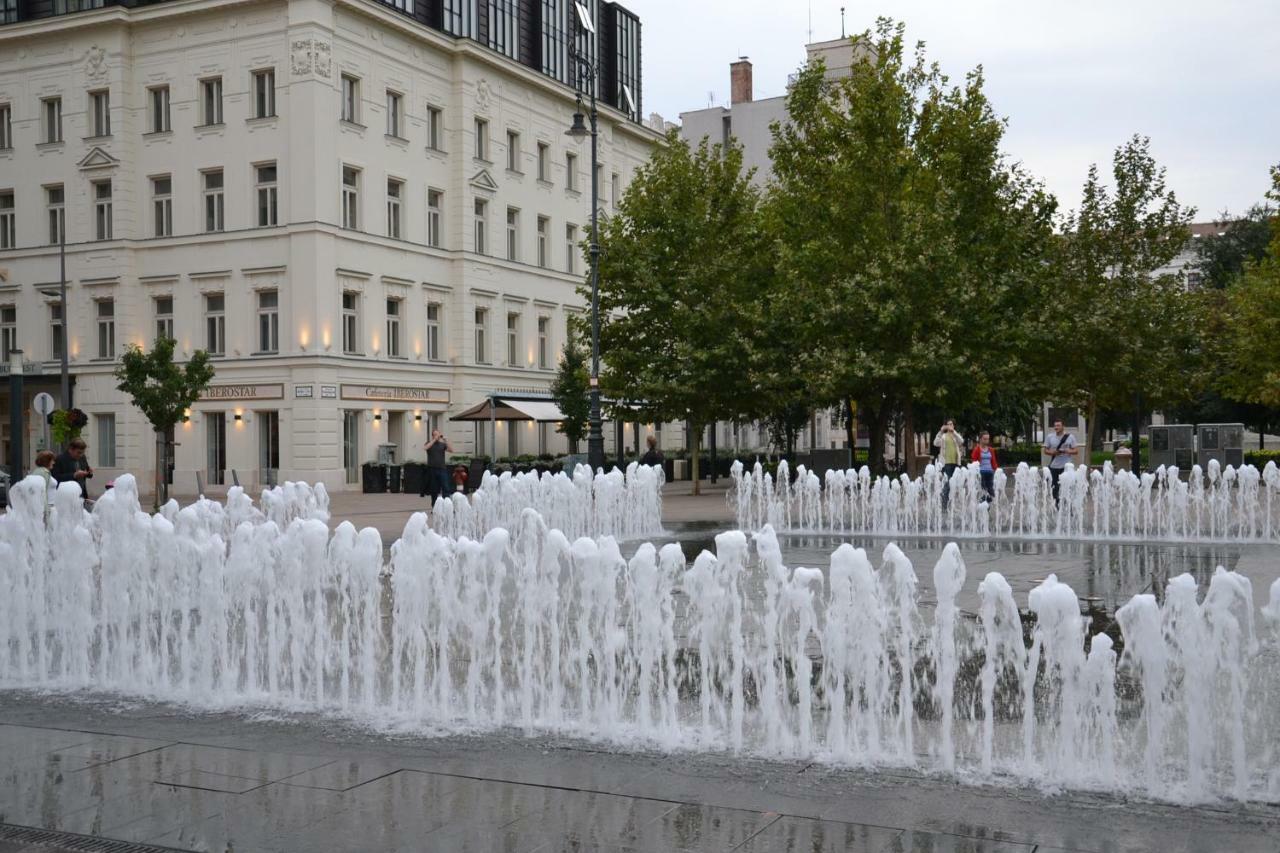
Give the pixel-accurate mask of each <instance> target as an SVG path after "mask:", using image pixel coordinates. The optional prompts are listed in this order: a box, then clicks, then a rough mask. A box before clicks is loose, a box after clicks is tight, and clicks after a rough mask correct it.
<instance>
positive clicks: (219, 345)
mask: <svg viewBox="0 0 1280 853" xmlns="http://www.w3.org/2000/svg"><path fill="white" fill-rule="evenodd" d="M204 348H205V350H206V351H208V353H209V355H223V354H225V353H226V351H227V301H226V296H224V295H223V294H221V293H206V294H205V296H204Z"/></svg>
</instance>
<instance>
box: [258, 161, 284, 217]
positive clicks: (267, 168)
mask: <svg viewBox="0 0 1280 853" xmlns="http://www.w3.org/2000/svg"><path fill="white" fill-rule="evenodd" d="M253 176H254V190H255V194H256V195H257V197H258V227H259V228H269V227H271V226H273V225H278V224H279V223H280V204H279V199H280V195H279V188H278V186H277V184H276V178H277V174H276V164H275V163H261V164H259V165H257V166H254V167H253Z"/></svg>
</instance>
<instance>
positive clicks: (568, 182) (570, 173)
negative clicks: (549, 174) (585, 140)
mask: <svg viewBox="0 0 1280 853" xmlns="http://www.w3.org/2000/svg"><path fill="white" fill-rule="evenodd" d="M564 186H565V189H567V190H569V191H570V192H577V191H578V155H577V154H574V153H573V152H572V151H566V152H565V153H564Z"/></svg>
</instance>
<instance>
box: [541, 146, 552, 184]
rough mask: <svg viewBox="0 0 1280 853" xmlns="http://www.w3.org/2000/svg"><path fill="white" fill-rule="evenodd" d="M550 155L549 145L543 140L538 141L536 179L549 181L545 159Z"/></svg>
mask: <svg viewBox="0 0 1280 853" xmlns="http://www.w3.org/2000/svg"><path fill="white" fill-rule="evenodd" d="M550 156H551V146H550V145H548V144H547V143H545V142H539V143H538V180H540V181H548V182H549V181H550V180H551V175H550V174H548V169H547V159H548V158H549V157H550Z"/></svg>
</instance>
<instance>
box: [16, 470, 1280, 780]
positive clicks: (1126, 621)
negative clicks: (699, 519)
mask: <svg viewBox="0 0 1280 853" xmlns="http://www.w3.org/2000/svg"><path fill="white" fill-rule="evenodd" d="M116 482H117V485H116V488H115V489H114V490H113V491H112V492H111V493H108V495H107V496H105V497H104V499H103V500H101V501H99V502H98V504H97V505H96V506H95V508H94V510H93V512H92V514H88V513H85V512H84V511H83V510H82V509H81V508H80V506H79V500H78V491H77V490H76V489H75V487H74V486H67V487H64V488H63V489H62V490H61V491H59V493H58V495H57V499H56V506H55V508H54V511H53V513H52V516H51V518H50V519H49V521H48V523H47V524H46V522H45V520H44V507H43V491H42V490H43V482H42V481H41V480H39V479H38V478H28V479H27V480H26V481H24V482H22V483H20V484H18V485H17V486H15V488H14V490H13V501H14V506H13V508H12V510H11V511H10V512H9V513H7V514H6V515H4V516H0V584H2V588H3V589H4V590H5V591H6V595H5V597H4V598H3V599H2V600H0V685H4V686H7V687H11V688H12V687H24V688H41V689H53V690H60V691H74V690H81V689H91V690H106V691H112V692H117V693H121V694H127V695H131V696H137V697H143V698H148V699H154V700H164V701H177V702H182V703H186V704H187V705H189V706H190V707H193V708H196V709H201V708H204V709H220V708H229V707H232V708H244V707H248V708H270V709H278V710H284V711H305V712H319V713H323V714H330V715H333V716H336V717H341V718H344V719H352V720H357V721H360V722H363V723H367V724H371V725H377V726H382V725H388V726H395V727H397V728H399V729H401V730H404V729H409V730H417V731H422V732H456V731H477V730H481V731H482V730H493V729H497V728H509V729H515V730H517V731H522V732H523V733H525V734H526V735H527V736H530V737H539V736H544V735H546V734H549V733H554V734H561V735H570V736H575V737H582V738H586V739H590V740H593V741H598V742H603V743H608V744H612V745H615V746H617V747H620V748H627V747H633V748H634V747H642V748H650V749H652V748H656V749H662V750H676V749H681V750H718V751H720V750H723V751H730V752H741V753H748V754H752V755H762V756H771V757H782V758H788V759H806V760H816V761H820V762H824V763H830V764H834V765H854V766H860V767H879V766H891V767H914V768H919V769H922V770H924V771H927V772H939V773H954V774H956V775H957V776H958V777H959V778H961V779H968V780H983V781H991V782H995V783H997V784H1013V785H1019V784H1025V783H1032V784H1038V785H1044V786H1050V787H1057V788H1069V789H1070V788H1074V789H1082V788H1083V789H1090V790H1106V791H1119V792H1129V793H1136V794H1140V795H1144V796H1150V797H1154V798H1161V799H1172V800H1178V801H1195V802H1204V801H1212V800H1223V799H1226V800H1269V801H1277V800H1280V772H1278V771H1277V754H1276V740H1277V725H1278V719H1280V716H1278V712H1277V702H1276V699H1277V696H1278V695H1280V692H1278V688H1277V675H1276V674H1277V635H1278V634H1280V582H1277V584H1276V585H1274V586H1273V587H1272V589H1271V591H1270V600H1269V602H1268V604H1267V605H1266V606H1265V607H1263V608H1261V617H1262V618H1261V619H1258V618H1257V616H1258V614H1257V613H1255V604H1254V601H1253V595H1252V588H1251V586H1250V583H1249V581H1248V580H1247V579H1246V578H1244V577H1242V576H1240V575H1237V574H1235V573H1232V572H1228V571H1225V570H1223V569H1219V570H1218V572H1217V573H1216V574H1215V575H1214V576H1213V578H1212V581H1211V582H1210V584H1209V588H1208V590H1207V593H1206V594H1205V595H1204V597H1203V599H1200V598H1198V596H1197V592H1196V584H1195V582H1194V580H1193V579H1192V578H1191V577H1190V576H1188V575H1181V576H1178V577H1175V578H1173V579H1172V580H1171V581H1170V582H1169V584H1168V587H1167V589H1164V590H1160V591H1159V595H1158V596H1156V595H1151V594H1145V595H1138V596H1135V597H1134V598H1133V599H1132V601H1131V602H1130V603H1129V604H1127V605H1126V606H1125V607H1124V608H1122V609H1121V610H1120V612H1119V613H1118V614H1117V617H1118V625H1119V630H1120V632H1122V633H1121V634H1119V635H1118V639H1120V640H1122V641H1123V646H1124V648H1123V652H1121V653H1119V654H1117V651H1116V645H1115V643H1114V642H1113V639H1112V637H1109V636H1106V635H1102V634H1100V635H1095V636H1092V637H1089V636H1088V634H1089V628H1088V623H1087V620H1086V619H1084V618H1082V616H1081V613H1080V604H1079V601H1078V600H1077V598H1076V595H1075V593H1074V592H1073V591H1072V590H1071V589H1070V588H1069V587H1067V586H1066V585H1064V584H1062V583H1060V582H1058V580H1057V579H1056V578H1055V577H1053V576H1050V577H1048V578H1047V579H1046V580H1045V581H1044V582H1043V583H1041V584H1040V585H1039V586H1037V587H1036V588H1035V589H1034V590H1032V591H1031V593H1030V595H1029V596H1028V599H1027V600H1026V601H1025V602H1023V603H1024V604H1025V606H1026V608H1027V610H1028V611H1029V613H1030V614H1032V615H1033V616H1034V619H1033V620H1028V621H1024V619H1023V617H1022V615H1021V614H1020V613H1019V606H1018V605H1019V603H1020V602H1017V601H1016V600H1015V597H1014V594H1013V592H1012V590H1011V588H1010V586H1009V584H1008V583H1007V582H1006V581H1005V579H1004V578H1003V577H1001V576H1000V575H999V574H996V573H991V574H988V575H987V576H986V577H985V578H983V579H982V580H981V582H980V583H979V584H978V585H977V589H978V593H979V598H980V600H981V608H980V612H979V613H978V614H976V615H974V616H969V615H966V614H964V613H963V612H961V611H960V610H958V609H957V608H956V607H955V604H954V603H955V601H956V598H957V595H958V594H959V593H960V592H961V591H962V590H963V589H964V588H965V586H966V584H968V583H970V580H969V578H968V573H967V571H966V568H965V565H964V562H963V559H962V556H961V554H960V552H959V550H958V549H957V548H955V547H954V546H949V547H947V548H946V549H945V550H944V552H943V554H942V556H941V559H940V560H939V561H938V563H937V565H936V566H934V567H933V578H934V582H935V585H936V588H937V591H938V606H937V607H936V608H922V607H921V606H920V605H919V602H918V600H917V575H916V570H915V568H914V567H913V566H912V564H911V562H910V560H908V559H907V557H906V556H905V555H904V554H903V552H902V551H901V550H900V549H898V547H897V546H895V545H893V544H889V545H887V546H886V547H885V549H884V552H883V554H882V555H876V556H873V555H869V554H867V553H866V552H865V551H863V550H861V549H855V548H853V547H852V546H850V545H847V544H846V545H842V546H840V547H839V548H838V549H837V550H836V551H835V553H833V554H832V555H831V559H830V564H829V566H828V567H826V568H825V569H819V568H816V567H787V566H786V565H785V564H784V562H783V558H782V551H781V549H780V547H779V544H778V540H777V538H776V536H775V535H774V532H773V530H772V528H769V527H766V528H765V529H764V530H762V531H760V532H759V533H758V534H756V535H754V536H751V537H748V536H747V535H746V534H743V533H741V532H737V531H731V532H726V533H722V534H720V535H719V536H717V537H716V543H715V553H711V552H709V551H704V552H703V553H701V554H700V555H698V557H697V558H696V559H695V560H694V561H693V563H692V565H687V564H686V561H685V560H684V557H683V555H682V554H681V552H680V549H679V547H678V546H677V545H666V546H664V547H663V548H661V549H660V550H659V549H657V548H655V547H654V546H653V545H650V544H641V545H640V546H639V548H638V549H637V550H636V551H635V554H634V556H632V557H631V559H630V560H625V559H624V558H623V557H622V556H621V553H620V551H619V548H618V546H617V543H616V541H615V540H614V539H613V538H611V537H600V538H588V537H578V538H576V539H570V538H569V537H568V536H566V535H564V534H563V533H561V532H560V531H558V530H555V529H551V528H549V527H548V525H547V524H546V523H545V522H544V520H543V519H542V518H541V517H540V516H539V515H538V514H537V513H536V512H534V511H532V510H530V509H526V510H524V511H523V512H522V513H521V514H520V516H519V517H518V518H517V520H516V523H515V524H514V525H513V526H512V527H511V528H510V530H508V529H502V528H498V529H494V530H491V531H489V532H487V533H486V534H485V535H484V536H483V537H482V538H480V539H473V538H467V537H461V538H457V539H451V538H446V537H443V536H440V535H439V534H437V533H436V532H435V531H433V530H431V529H430V528H429V527H428V525H427V518H426V516H425V515H423V514H416V515H414V516H413V517H412V518H411V519H410V520H409V522H408V523H407V525H406V527H405V530H404V534H403V536H402V537H401V538H400V539H399V540H398V541H397V542H396V543H395V544H394V545H393V546H392V548H391V552H390V557H389V559H384V552H383V548H382V542H381V539H380V537H379V535H378V533H377V532H376V531H374V530H371V529H368V530H363V531H357V530H356V529H355V528H354V527H353V526H351V525H350V524H349V523H343V524H341V525H339V526H338V527H337V529H336V530H334V531H332V532H330V531H329V529H328V526H327V524H326V523H325V522H324V521H323V520H321V518H322V517H323V515H324V514H325V513H326V509H325V505H326V498H325V496H324V493H323V490H322V489H316V490H309V489H307V488H306V487H304V486H302V487H294V489H293V490H292V491H291V490H290V489H289V488H288V487H282V489H281V490H280V491H279V492H276V493H273V497H271V498H267V499H266V500H264V501H263V508H264V509H265V510H266V511H265V512H264V511H263V510H260V509H258V508H255V507H254V506H252V504H250V503H249V502H248V500H247V498H246V497H245V496H244V495H243V494H242V493H236V494H234V495H233V496H232V497H231V499H230V500H229V501H228V502H227V505H226V506H223V505H219V504H215V503H212V502H209V501H200V502H198V503H197V504H194V505H192V506H189V507H185V508H182V509H180V510H179V509H177V508H176V507H175V506H172V505H171V506H168V507H166V508H165V511H164V512H162V513H160V514H157V515H154V516H153V515H148V514H147V513H145V512H143V511H141V509H140V507H139V505H138V500H137V492H136V484H135V483H134V481H133V479H132V478H131V477H127V476H126V477H121V478H120V479H119V480H117V481H116ZM277 499H278V500H277ZM751 575H754V576H755V577H756V578H757V579H760V580H762V583H760V584H752V585H749V584H748V583H747V582H746V581H747V580H748V576H751ZM749 586H750V587H751V588H752V589H757V588H759V587H762V588H763V592H762V594H760V593H757V592H750V593H749V592H748V587H749Z"/></svg>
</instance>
